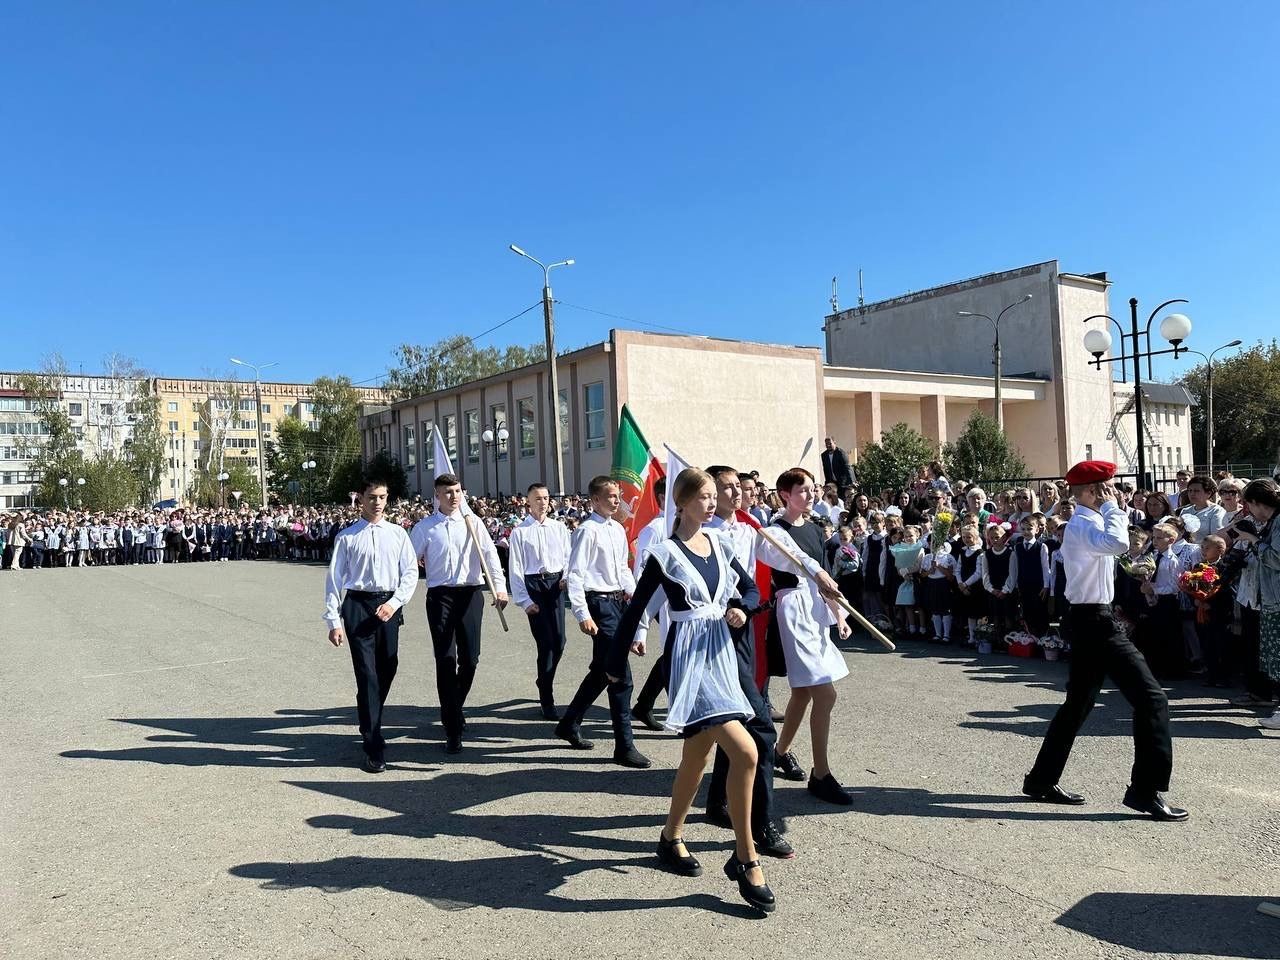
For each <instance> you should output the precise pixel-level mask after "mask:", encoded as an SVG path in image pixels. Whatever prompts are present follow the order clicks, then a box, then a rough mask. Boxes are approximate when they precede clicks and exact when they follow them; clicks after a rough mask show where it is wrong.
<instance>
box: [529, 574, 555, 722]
mask: <svg viewBox="0 0 1280 960" xmlns="http://www.w3.org/2000/svg"><path fill="white" fill-rule="evenodd" d="M560 578H561V574H559V573H551V574H545V575H544V574H533V575H530V576H527V577H525V578H524V586H525V590H526V591H527V592H528V594H529V599H530V600H532V601H533V602H534V603H536V604H537V605H538V612H537V613H531V614H527V616H528V617H529V629H530V630H531V631H533V641H534V644H535V645H536V647H537V668H538V680H537V683H538V700H539V702H541V703H542V705H543V706H547V707H551V706H554V705H555V701H556V697H555V690H554V687H555V681H556V667H557V666H559V664H560V657H561V656H562V655H563V654H564V594H563V593H562V592H561V591H560Z"/></svg>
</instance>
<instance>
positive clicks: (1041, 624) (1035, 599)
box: [1018, 587, 1049, 637]
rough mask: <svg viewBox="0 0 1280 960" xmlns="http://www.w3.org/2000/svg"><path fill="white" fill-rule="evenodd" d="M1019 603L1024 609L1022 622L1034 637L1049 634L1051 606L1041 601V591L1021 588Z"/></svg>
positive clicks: (1019, 590) (1019, 589)
mask: <svg viewBox="0 0 1280 960" xmlns="http://www.w3.org/2000/svg"><path fill="white" fill-rule="evenodd" d="M1018 603H1019V604H1020V605H1021V607H1022V622H1023V623H1024V624H1025V625H1026V628H1027V631H1028V632H1029V633H1031V635H1032V636H1036V637H1043V636H1044V635H1045V634H1046V633H1048V632H1049V605H1048V604H1047V603H1046V602H1045V601H1044V600H1042V599H1040V591H1038V590H1036V589H1034V588H1031V589H1028V590H1023V589H1022V588H1021V587H1019V588H1018Z"/></svg>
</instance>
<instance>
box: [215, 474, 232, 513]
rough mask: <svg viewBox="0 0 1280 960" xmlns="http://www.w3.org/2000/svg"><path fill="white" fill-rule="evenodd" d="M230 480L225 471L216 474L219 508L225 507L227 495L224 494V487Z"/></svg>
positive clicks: (229, 475)
mask: <svg viewBox="0 0 1280 960" xmlns="http://www.w3.org/2000/svg"><path fill="white" fill-rule="evenodd" d="M230 479H231V474H229V473H227V472H226V471H225V470H224V471H222V472H221V473H219V474H218V506H219V507H220V508H221V507H226V505H227V494H226V490H225V487H226V483H227V481H228V480H230Z"/></svg>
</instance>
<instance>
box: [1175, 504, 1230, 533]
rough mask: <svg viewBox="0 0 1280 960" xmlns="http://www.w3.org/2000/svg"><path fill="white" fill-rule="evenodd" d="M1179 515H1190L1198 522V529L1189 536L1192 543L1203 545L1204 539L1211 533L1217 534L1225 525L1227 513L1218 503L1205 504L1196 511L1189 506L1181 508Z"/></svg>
mask: <svg viewBox="0 0 1280 960" xmlns="http://www.w3.org/2000/svg"><path fill="white" fill-rule="evenodd" d="M1178 513H1180V514H1188V513H1189V514H1192V515H1193V516H1194V517H1195V518H1196V519H1197V520H1199V521H1200V529H1199V530H1197V531H1196V532H1195V533H1193V534H1191V542H1192V543H1204V538H1205V537H1207V536H1209V535H1210V534H1212V533H1217V532H1218V531H1219V530H1221V529H1222V528H1223V527H1224V526H1226V523H1227V511H1226V510H1224V509H1223V508H1222V505H1221V504H1218V503H1206V504H1205V505H1204V507H1203V508H1201V509H1200V510H1197V509H1196V508H1195V507H1194V506H1192V505H1191V504H1188V505H1187V506H1185V507H1183V508H1182V509H1181V510H1179V511H1178Z"/></svg>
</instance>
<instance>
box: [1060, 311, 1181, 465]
mask: <svg viewBox="0 0 1280 960" xmlns="http://www.w3.org/2000/svg"><path fill="white" fill-rule="evenodd" d="M1188 302H1189V301H1187V300H1166V301H1165V302H1164V303H1162V304H1160V306H1158V307H1156V308H1155V309H1154V310H1152V311H1151V315H1150V316H1149V317H1147V325H1146V326H1145V327H1144V328H1142V329H1141V330H1139V329H1138V298H1137V297H1131V298H1130V299H1129V325H1130V331H1129V333H1124V331H1123V328H1121V333H1120V356H1118V357H1105V358H1104V357H1103V356H1102V355H1103V354H1104V353H1106V352H1107V351H1108V350H1110V349H1111V343H1112V340H1111V331H1110V330H1107V329H1106V328H1105V327H1104V328H1103V329H1101V330H1090V331H1089V332H1088V333H1086V334H1085V335H1084V348H1085V349H1086V350H1088V351H1089V352H1090V353H1091V354H1093V360H1091V361H1090V362H1091V363H1092V364H1093V365H1094V366H1095V367H1097V368H1098V369H1099V370H1101V369H1102V365H1103V364H1104V363H1120V364H1125V363H1128V362H1129V361H1130V360H1132V361H1133V410H1134V417H1135V421H1134V428H1135V430H1136V436H1137V440H1138V485H1139V486H1141V487H1146V488H1147V489H1151V487H1152V483H1151V482H1150V478H1149V477H1148V476H1147V442H1146V437H1145V436H1144V434H1143V421H1142V361H1143V360H1144V359H1145V360H1146V361H1147V373H1148V375H1150V373H1151V358H1152V357H1159V356H1162V355H1163V354H1166V353H1171V354H1173V355H1174V356H1175V357H1177V356H1180V355H1181V354H1184V353H1186V352H1187V348H1186V347H1184V346H1182V341H1184V340H1186V339H1187V337H1188V336H1189V335H1190V334H1191V319H1190V318H1189V317H1187V315H1186V314H1183V313H1171V314H1169V315H1168V316H1167V317H1165V318H1164V319H1163V320H1161V321H1160V336H1162V337H1164V338H1165V339H1166V340H1168V341H1169V343H1171V344H1172V345H1173V349H1172V350H1152V349H1151V322H1152V321H1153V320H1155V318H1156V314H1158V313H1159V312H1160V311H1161V310H1163V309H1164V308H1165V307H1168V306H1171V305H1172V304H1175V303H1188ZM1090 320H1111V321H1112V322H1114V323H1116V324H1117V326H1119V323H1118V321H1116V320H1115V319H1114V318H1113V317H1112V316H1110V315H1109V314H1106V313H1095V314H1093V316H1090V317H1085V318H1084V322H1085V323H1088V322H1089V321H1090ZM1144 338H1145V340H1144ZM1144 343H1145V349H1144ZM1126 350H1132V351H1133V352H1132V353H1125V351H1126ZM1121 369H1123V366H1122V367H1121Z"/></svg>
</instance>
